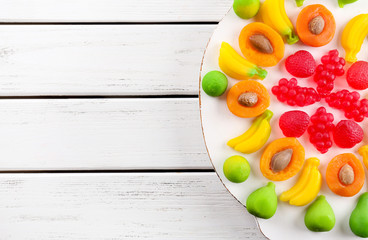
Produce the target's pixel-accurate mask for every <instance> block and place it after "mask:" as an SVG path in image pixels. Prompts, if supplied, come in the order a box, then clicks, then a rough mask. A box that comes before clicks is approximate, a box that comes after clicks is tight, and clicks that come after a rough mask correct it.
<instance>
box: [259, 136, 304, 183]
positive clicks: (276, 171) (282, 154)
mask: <svg viewBox="0 0 368 240" xmlns="http://www.w3.org/2000/svg"><path fill="white" fill-rule="evenodd" d="M304 159H305V150H304V147H303V146H302V145H301V144H300V142H299V141H298V139H296V138H279V139H276V140H275V141H273V142H271V143H270V144H269V145H268V146H267V147H266V149H265V150H264V152H263V154H262V157H261V161H260V169H261V172H262V174H263V176H265V177H266V178H267V179H269V180H271V181H284V180H287V179H289V178H291V177H293V176H295V175H296V174H297V173H298V172H299V171H300V169H301V168H302V167H303V164H304Z"/></svg>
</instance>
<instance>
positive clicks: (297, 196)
mask: <svg viewBox="0 0 368 240" xmlns="http://www.w3.org/2000/svg"><path fill="white" fill-rule="evenodd" d="M319 162H320V161H319V159H317V158H309V159H307V161H306V162H305V164H304V168H303V170H302V173H301V175H300V177H299V179H298V181H297V182H296V184H295V185H294V186H293V187H292V188H290V189H289V190H288V191H286V192H283V193H282V194H281V195H280V200H281V201H283V202H289V203H290V205H294V206H304V205H307V204H308V203H310V202H312V201H313V200H314V199H315V198H316V197H317V195H318V193H319V191H320V190H321V186H322V175H321V173H320V171H319V170H318V166H319Z"/></svg>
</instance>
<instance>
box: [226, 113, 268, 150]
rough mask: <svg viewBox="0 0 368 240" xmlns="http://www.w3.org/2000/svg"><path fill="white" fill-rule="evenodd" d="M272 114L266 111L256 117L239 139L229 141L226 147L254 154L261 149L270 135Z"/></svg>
mask: <svg viewBox="0 0 368 240" xmlns="http://www.w3.org/2000/svg"><path fill="white" fill-rule="evenodd" d="M272 116H273V113H272V112H271V111H270V110H266V111H265V112H264V113H263V114H262V115H261V116H259V117H257V118H256V120H255V121H254V122H253V124H252V126H251V127H250V128H249V129H248V130H247V131H246V132H245V133H243V134H242V135H240V136H239V137H236V138H233V139H231V140H230V141H229V142H228V143H227V145H228V146H230V147H232V148H234V149H235V150H236V151H238V152H242V153H247V154H249V153H254V152H256V151H258V150H259V149H260V148H261V147H263V146H264V145H265V144H266V142H267V140H268V139H269V137H270V135H271V125H270V120H271V118H272Z"/></svg>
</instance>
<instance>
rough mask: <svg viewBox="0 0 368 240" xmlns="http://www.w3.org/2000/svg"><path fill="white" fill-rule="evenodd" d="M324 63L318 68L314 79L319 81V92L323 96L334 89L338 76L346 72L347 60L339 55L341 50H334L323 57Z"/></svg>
mask: <svg viewBox="0 0 368 240" xmlns="http://www.w3.org/2000/svg"><path fill="white" fill-rule="evenodd" d="M321 62H322V64H320V65H318V66H317V68H316V74H315V75H314V81H315V82H316V83H317V85H318V87H317V92H318V93H319V94H320V95H321V97H327V96H328V95H329V94H330V93H331V91H332V90H333V89H334V86H335V84H334V81H335V79H336V76H342V75H344V73H345V70H344V66H345V63H346V62H345V60H344V59H343V58H341V57H339V51H337V50H332V51H330V52H329V53H328V54H327V55H325V56H323V57H322V58H321Z"/></svg>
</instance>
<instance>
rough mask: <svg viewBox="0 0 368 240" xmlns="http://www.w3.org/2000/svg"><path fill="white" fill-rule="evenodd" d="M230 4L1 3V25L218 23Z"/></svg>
mask: <svg viewBox="0 0 368 240" xmlns="http://www.w3.org/2000/svg"><path fill="white" fill-rule="evenodd" d="M231 4H232V0H186V1H182V0H155V1H150V0H139V1H132V0H103V1H102V0H64V1H57V0H28V1H23V0H11V1H9V0H1V1H0V6H1V11H0V21H2V22H203V21H219V20H220V19H221V18H222V17H223V16H224V15H225V14H226V12H227V11H228V9H229V8H230V7H231Z"/></svg>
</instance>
